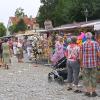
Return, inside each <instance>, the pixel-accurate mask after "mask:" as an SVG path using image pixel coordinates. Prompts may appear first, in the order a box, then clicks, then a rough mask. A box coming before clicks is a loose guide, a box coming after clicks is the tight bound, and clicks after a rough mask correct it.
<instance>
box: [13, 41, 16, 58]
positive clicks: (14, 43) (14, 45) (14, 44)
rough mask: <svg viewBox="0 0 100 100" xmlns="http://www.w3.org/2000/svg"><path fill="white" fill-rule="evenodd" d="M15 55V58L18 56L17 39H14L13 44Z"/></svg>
mask: <svg viewBox="0 0 100 100" xmlns="http://www.w3.org/2000/svg"><path fill="white" fill-rule="evenodd" d="M13 53H14V55H15V56H16V55H17V40H16V39H14V42H13Z"/></svg>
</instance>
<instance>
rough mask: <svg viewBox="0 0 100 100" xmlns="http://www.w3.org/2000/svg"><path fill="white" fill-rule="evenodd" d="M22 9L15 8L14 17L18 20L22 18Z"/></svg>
mask: <svg viewBox="0 0 100 100" xmlns="http://www.w3.org/2000/svg"><path fill="white" fill-rule="evenodd" d="M24 15H25V14H24V9H22V8H20V7H19V8H17V9H16V11H15V16H16V17H18V18H23V17H24Z"/></svg>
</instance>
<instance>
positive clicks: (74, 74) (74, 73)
mask: <svg viewBox="0 0 100 100" xmlns="http://www.w3.org/2000/svg"><path fill="white" fill-rule="evenodd" d="M67 67H68V83H72V82H73V84H74V85H78V82H79V72H80V64H79V62H78V61H67Z"/></svg>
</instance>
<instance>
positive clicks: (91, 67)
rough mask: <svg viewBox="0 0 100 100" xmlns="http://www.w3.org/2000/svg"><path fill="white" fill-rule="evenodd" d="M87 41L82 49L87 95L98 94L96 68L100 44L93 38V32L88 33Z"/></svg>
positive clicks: (93, 95) (99, 54)
mask: <svg viewBox="0 0 100 100" xmlns="http://www.w3.org/2000/svg"><path fill="white" fill-rule="evenodd" d="M86 39H87V40H86V41H85V42H84V43H83V44H82V47H81V49H80V51H81V53H80V57H81V64H82V65H81V67H82V68H83V69H84V70H83V75H84V85H85V88H86V92H85V95H86V96H89V97H90V96H92V97H95V96H97V93H96V91H95V90H96V73H97V72H96V70H97V68H96V67H97V56H99V57H100V46H99V44H98V43H97V42H96V41H93V40H92V33H90V32H87V33H86Z"/></svg>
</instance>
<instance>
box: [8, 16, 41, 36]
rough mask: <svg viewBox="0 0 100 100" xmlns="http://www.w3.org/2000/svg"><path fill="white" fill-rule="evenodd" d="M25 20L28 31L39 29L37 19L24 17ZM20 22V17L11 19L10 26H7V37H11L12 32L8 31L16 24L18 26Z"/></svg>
mask: <svg viewBox="0 0 100 100" xmlns="http://www.w3.org/2000/svg"><path fill="white" fill-rule="evenodd" d="M23 20H24V22H25V24H26V25H27V29H28V30H35V29H37V28H38V27H39V24H38V23H37V22H36V18H32V17H28V16H24V17H23ZM18 21H19V18H18V17H9V20H8V24H7V35H10V32H9V30H8V29H9V27H10V26H12V25H14V24H17V23H18Z"/></svg>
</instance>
